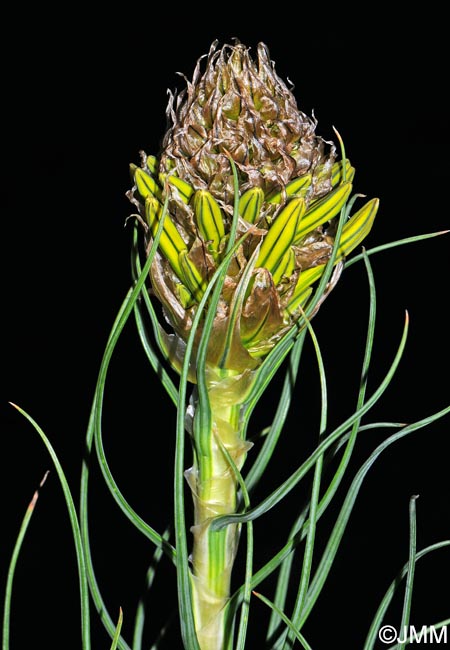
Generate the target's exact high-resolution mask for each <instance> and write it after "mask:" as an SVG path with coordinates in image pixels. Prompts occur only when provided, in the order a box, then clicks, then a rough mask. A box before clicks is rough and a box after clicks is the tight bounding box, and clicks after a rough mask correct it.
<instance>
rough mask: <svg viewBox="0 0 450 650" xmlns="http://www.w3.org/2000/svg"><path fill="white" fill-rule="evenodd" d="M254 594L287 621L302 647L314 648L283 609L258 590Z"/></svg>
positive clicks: (307, 649)
mask: <svg viewBox="0 0 450 650" xmlns="http://www.w3.org/2000/svg"><path fill="white" fill-rule="evenodd" d="M253 593H254V595H255V596H256V597H257V598H259V599H260V600H262V601H263V603H265V604H266V605H267V606H268V607H270V608H271V609H272V610H273V611H275V612H276V613H277V614H278V616H279V617H280V618H281V619H282V620H283V621H284V623H286V625H287V626H288V628H289V630H290V631H291V632H292V634H293V635H294V636H295V638H296V639H297V641H299V643H301V645H302V647H303V648H304V649H305V650H312V648H311V646H310V645H309V643H308V642H307V641H306V639H305V637H304V636H303V635H302V634H301V633H300V631H299V630H297V628H296V627H295V625H294V624H293V623H292V621H291V620H290V619H289V618H288V617H287V616H286V614H285V613H284V612H282V611H281V609H279V608H278V607H277V606H276V605H275V604H274V603H272V602H271V601H270V600H269V599H268V598H266V597H265V596H263V595H262V594H259V593H258V592H256V591H254V592H253Z"/></svg>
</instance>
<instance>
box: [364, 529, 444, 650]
mask: <svg viewBox="0 0 450 650" xmlns="http://www.w3.org/2000/svg"><path fill="white" fill-rule="evenodd" d="M447 547H450V540H445V541H442V542H438V543H437V544H431V546H427V547H426V548H424V549H422V550H421V551H419V552H418V553H417V554H416V556H415V562H416V563H417V562H418V561H419V560H420V559H421V558H423V557H425V556H426V555H428V554H429V553H432V552H434V551H437V550H439V549H441V548H447ZM408 568H409V562H407V563H406V564H405V565H404V566H403V568H402V569H401V571H400V572H399V574H398V575H397V576H396V578H395V579H394V580H393V581H392V582H391V584H390V585H389V587H388V589H387V591H386V593H385V594H384V596H383V598H382V600H381V603H380V605H379V607H378V609H377V612H376V614H375V616H374V618H373V621H372V623H371V626H370V629H369V632H368V633H367V637H366V641H365V643H364V648H363V650H374V647H375V643H376V642H377V640H378V631H379V629H380V626H381V623H382V622H383V619H384V617H385V615H386V612H387V610H388V608H389V605H390V604H391V602H392V599H393V597H394V595H395V593H396V592H397V590H398V588H399V586H400V585H401V582H402V580H403V579H404V577H405V576H406V575H407V574H408ZM449 624H450V619H448V620H447V621H443V622H442V623H441V624H440V625H442V626H443V625H449ZM438 626H439V624H437V625H433V626H432V627H433V628H434V629H437V628H438ZM394 648H397V649H398V645H397V644H396V645H395V646H394V647H392V648H390V650H394Z"/></svg>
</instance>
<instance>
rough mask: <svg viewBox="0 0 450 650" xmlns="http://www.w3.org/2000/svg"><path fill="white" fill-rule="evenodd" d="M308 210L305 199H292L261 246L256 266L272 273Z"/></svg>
mask: <svg viewBox="0 0 450 650" xmlns="http://www.w3.org/2000/svg"><path fill="white" fill-rule="evenodd" d="M305 209H306V203H305V201H304V199H292V200H291V201H289V203H288V204H287V205H286V207H285V208H283V210H282V211H281V212H280V214H278V215H277V217H276V218H275V219H274V221H273V223H272V224H271V226H270V228H269V232H268V233H267V235H266V236H265V237H264V240H263V243H262V244H261V250H260V252H259V256H258V259H257V261H256V266H263V267H264V268H266V269H267V270H268V271H270V272H272V271H274V270H275V269H276V267H277V266H278V264H279V262H280V261H281V259H282V258H283V256H284V254H285V253H286V251H287V250H288V248H289V246H291V244H292V242H293V241H294V237H295V233H296V232H297V228H298V224H299V221H300V219H301V218H302V216H303V214H304V212H305Z"/></svg>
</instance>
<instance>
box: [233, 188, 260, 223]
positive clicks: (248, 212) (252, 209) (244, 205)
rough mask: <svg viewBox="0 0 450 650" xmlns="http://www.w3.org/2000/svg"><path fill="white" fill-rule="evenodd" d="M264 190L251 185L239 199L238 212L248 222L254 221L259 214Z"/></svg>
mask: <svg viewBox="0 0 450 650" xmlns="http://www.w3.org/2000/svg"><path fill="white" fill-rule="evenodd" d="M263 200H264V192H263V191H262V189H261V188H260V187H251V188H250V189H249V190H247V191H246V192H244V194H243V195H242V196H241V198H240V199H239V214H240V215H241V217H242V218H243V219H245V220H246V221H248V223H256V222H257V221H258V219H259V218H260V216H261V206H262V204H263Z"/></svg>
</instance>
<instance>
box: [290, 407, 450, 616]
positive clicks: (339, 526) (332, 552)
mask: <svg viewBox="0 0 450 650" xmlns="http://www.w3.org/2000/svg"><path fill="white" fill-rule="evenodd" d="M447 413H450V406H447V407H446V408H444V409H442V410H441V411H439V412H437V413H434V414H433V415H431V416H428V417H426V418H423V419H422V420H419V421H417V422H415V423H413V424H410V425H408V426H406V427H404V428H403V429H402V430H401V431H399V432H398V433H394V434H393V435H392V436H390V437H389V438H387V440H384V441H383V442H382V443H381V444H380V445H378V447H377V448H376V449H375V451H374V452H373V453H372V454H371V455H370V456H369V458H368V459H367V460H366V462H365V463H364V464H363V465H362V466H361V468H360V469H359V471H358V472H357V474H356V476H355V478H354V480H353V482H352V484H351V486H350V489H349V491H348V493H347V496H346V498H345V500H344V503H343V505H342V508H341V511H340V513H339V515H338V518H337V520H336V523H335V526H334V528H333V531H332V533H331V535H330V538H329V540H328V544H327V546H326V549H325V551H324V553H323V556H322V560H321V561H320V564H319V566H318V568H317V571H316V574H315V576H314V579H313V581H312V583H311V587H310V590H309V592H308V597H307V600H306V603H305V607H304V610H303V613H302V617H301V621H299V627H301V625H303V624H304V622H305V621H306V619H307V617H308V615H309V613H310V612H311V610H312V608H313V606H314V604H315V602H316V600H317V598H318V596H319V594H320V592H321V590H322V588H323V585H324V583H325V580H326V578H327V576H328V573H329V571H330V569H331V566H332V564H333V561H334V558H335V556H336V553H337V550H338V547H339V544H340V541H341V539H342V536H343V534H344V531H345V528H346V525H347V522H348V520H349V518H350V514H351V512H352V509H353V506H354V504H355V501H356V497H357V495H358V493H359V490H360V488H361V485H362V482H363V480H364V477H365V475H366V474H367V472H368V471H369V469H370V468H371V466H372V465H373V463H374V462H375V461H376V459H377V458H378V457H379V456H380V454H381V453H382V452H383V451H384V450H385V449H387V448H388V447H389V446H390V445H391V444H392V443H394V442H396V441H397V440H400V439H402V438H404V437H405V436H407V435H409V434H410V433H412V432H413V431H416V430H418V429H421V428H423V427H426V426H427V425H428V424H431V423H432V422H435V421H436V420H438V419H439V418H441V417H443V416H444V415H447Z"/></svg>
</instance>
